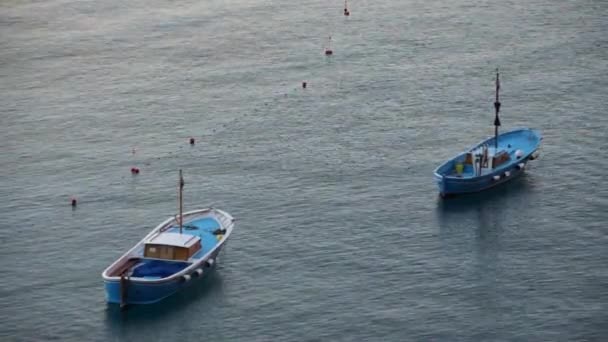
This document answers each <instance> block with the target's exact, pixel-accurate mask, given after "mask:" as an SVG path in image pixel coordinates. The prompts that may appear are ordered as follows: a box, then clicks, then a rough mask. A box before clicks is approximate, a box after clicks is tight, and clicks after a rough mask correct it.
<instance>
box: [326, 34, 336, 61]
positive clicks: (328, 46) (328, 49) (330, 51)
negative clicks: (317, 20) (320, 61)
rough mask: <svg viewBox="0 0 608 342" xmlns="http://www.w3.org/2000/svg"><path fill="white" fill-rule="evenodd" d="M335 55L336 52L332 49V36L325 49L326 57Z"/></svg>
mask: <svg viewBox="0 0 608 342" xmlns="http://www.w3.org/2000/svg"><path fill="white" fill-rule="evenodd" d="M333 54H334V50H332V49H331V36H329V38H328V39H327V46H326V47H325V56H331V55H333Z"/></svg>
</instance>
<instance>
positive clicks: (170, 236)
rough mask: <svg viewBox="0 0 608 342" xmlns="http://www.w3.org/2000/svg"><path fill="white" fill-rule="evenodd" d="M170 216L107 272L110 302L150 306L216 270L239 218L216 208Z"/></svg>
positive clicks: (181, 183)
mask: <svg viewBox="0 0 608 342" xmlns="http://www.w3.org/2000/svg"><path fill="white" fill-rule="evenodd" d="M183 187H184V181H183V178H182V172H181V170H180V185H179V194H180V195H179V199H180V201H179V202H180V206H179V207H180V209H179V215H176V216H175V217H170V218H169V219H167V220H165V221H164V222H162V223H161V224H159V225H158V226H157V227H156V228H154V229H153V230H152V231H151V232H150V233H149V234H148V235H146V237H144V238H143V239H142V240H141V241H139V242H138V243H137V244H136V245H135V246H134V247H133V248H131V249H130V250H129V251H128V252H126V253H125V254H123V255H122V256H121V257H120V258H119V259H118V260H116V261H115V262H114V263H113V264H112V265H110V266H109V267H108V268H107V269H106V270H105V271H103V274H102V277H103V280H104V283H105V290H106V298H107V301H108V302H109V303H117V304H120V305H121V307H123V306H126V305H128V304H151V303H155V302H158V301H160V300H162V299H163V298H166V297H168V296H170V295H172V294H174V293H176V292H178V291H180V290H181V289H183V288H185V287H188V286H190V285H191V284H193V283H195V282H196V281H197V280H199V279H201V278H203V277H204V276H205V275H207V274H208V273H210V272H211V271H213V270H214V268H215V265H216V262H217V257H218V253H219V252H220V251H221V249H222V247H224V246H225V245H226V241H227V240H228V237H230V234H231V233H232V230H233V228H234V218H232V216H230V215H229V214H228V213H226V212H224V211H222V210H219V209H214V208H206V209H199V210H193V211H189V212H186V213H182V207H183V205H182V203H183V202H182V193H183Z"/></svg>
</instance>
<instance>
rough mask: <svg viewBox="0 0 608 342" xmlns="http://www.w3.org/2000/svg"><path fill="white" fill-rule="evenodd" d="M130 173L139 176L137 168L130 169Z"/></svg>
mask: <svg viewBox="0 0 608 342" xmlns="http://www.w3.org/2000/svg"><path fill="white" fill-rule="evenodd" d="M131 173H132V174H134V175H137V174H139V168H138V167H132V168H131Z"/></svg>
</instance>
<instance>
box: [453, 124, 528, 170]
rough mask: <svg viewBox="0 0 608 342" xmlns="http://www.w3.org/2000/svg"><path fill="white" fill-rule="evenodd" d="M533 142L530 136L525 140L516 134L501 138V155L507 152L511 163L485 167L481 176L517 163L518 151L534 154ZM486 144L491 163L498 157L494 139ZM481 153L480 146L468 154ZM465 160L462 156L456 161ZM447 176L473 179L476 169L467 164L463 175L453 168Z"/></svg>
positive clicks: (499, 142) (499, 141)
mask: <svg viewBox="0 0 608 342" xmlns="http://www.w3.org/2000/svg"><path fill="white" fill-rule="evenodd" d="M532 142H533V140H532V139H531V137H530V136H528V137H525V138H524V137H522V136H519V135H515V134H505V135H501V136H499V139H498V152H499V153H502V152H506V153H507V154H508V155H509V161H507V162H504V163H503V164H501V165H500V166H498V167H496V168H494V169H492V168H491V167H484V168H482V170H481V174H482V175H486V174H489V173H492V172H494V171H496V170H497V169H500V168H502V167H503V166H507V165H509V164H512V163H513V162H514V161H516V160H517V159H518V158H517V156H516V155H515V154H516V151H517V150H521V151H522V153H523V154H524V155H527V154H529V153H532V152H533V149H534V144H533V143H532ZM485 143H486V144H488V159H489V163H491V159H492V157H493V156H495V155H496V149H495V148H494V139H489V140H488V141H486V142H485ZM481 151H482V147H481V145H480V146H476V147H475V148H473V149H471V150H469V151H467V152H471V153H473V155H475V154H476V153H481ZM464 158H465V157H464V156H462V157H461V158H458V159H456V160H455V161H456V162H460V163H463V162H464ZM446 176H448V177H458V178H473V177H476V175H475V168H474V167H473V165H472V164H467V163H465V164H464V165H463V170H462V173H458V172H457V170H456V168H455V167H451V168H450V169H449V172H448V173H447V174H446Z"/></svg>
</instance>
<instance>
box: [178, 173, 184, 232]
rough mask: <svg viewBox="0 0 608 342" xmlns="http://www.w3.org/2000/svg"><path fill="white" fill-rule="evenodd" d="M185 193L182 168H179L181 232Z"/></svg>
mask: <svg viewBox="0 0 608 342" xmlns="http://www.w3.org/2000/svg"><path fill="white" fill-rule="evenodd" d="M183 194H184V178H183V177H182V170H181V169H180V170H179V233H180V234H181V233H182V221H183V217H182V212H183Z"/></svg>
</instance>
